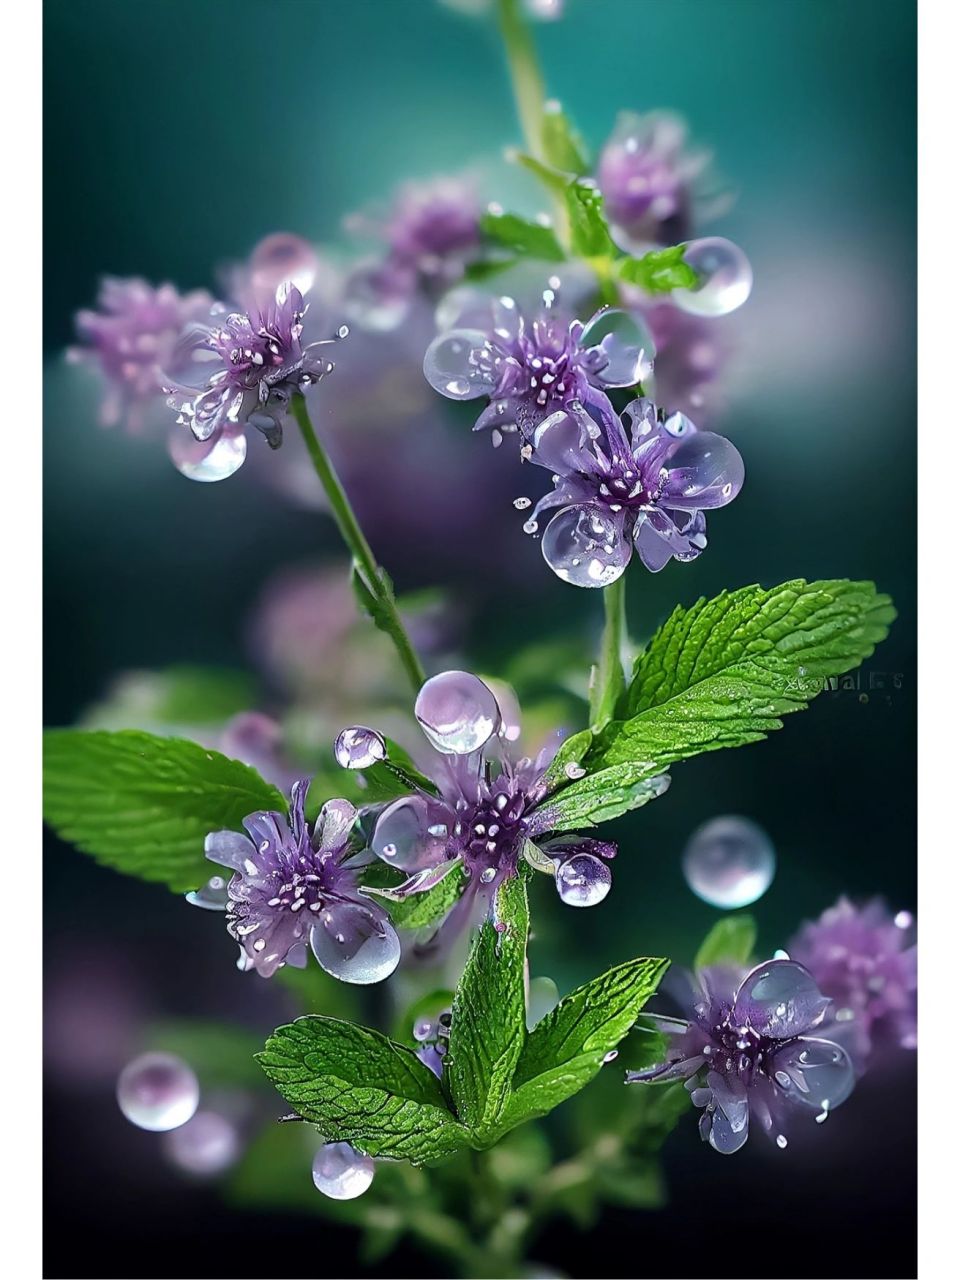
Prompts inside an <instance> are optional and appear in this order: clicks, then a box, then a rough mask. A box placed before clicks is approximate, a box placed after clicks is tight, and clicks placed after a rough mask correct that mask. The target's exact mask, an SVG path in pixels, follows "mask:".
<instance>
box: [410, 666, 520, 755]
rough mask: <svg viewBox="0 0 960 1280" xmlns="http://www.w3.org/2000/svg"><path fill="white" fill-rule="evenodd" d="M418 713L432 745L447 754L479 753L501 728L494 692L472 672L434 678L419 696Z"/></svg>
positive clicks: (449, 672)
mask: <svg viewBox="0 0 960 1280" xmlns="http://www.w3.org/2000/svg"><path fill="white" fill-rule="evenodd" d="M414 713H415V715H416V717H417V720H418V721H419V722H420V727H421V729H422V730H423V732H424V733H425V734H426V735H427V737H428V738H429V740H430V742H431V743H432V744H433V745H434V746H435V747H436V748H437V750H438V751H442V752H443V753H444V754H445V755H452V756H466V755H469V754H470V753H471V752H472V751H479V750H480V748H481V747H482V746H483V745H484V743H485V742H488V741H489V740H490V738H491V737H492V736H493V734H495V733H496V732H497V730H498V729H499V728H500V707H499V704H498V703H497V699H496V696H495V694H494V693H493V690H492V689H489V688H488V687H487V686H486V685H485V684H484V683H483V681H482V680H481V679H480V678H479V677H478V676H475V675H471V674H470V672H469V671H443V672H441V673H440V675H437V676H431V678H430V679H429V680H428V681H427V682H426V683H425V684H424V685H423V687H422V688H421V690H420V692H419V693H418V694H417V701H416V704H415V706H414Z"/></svg>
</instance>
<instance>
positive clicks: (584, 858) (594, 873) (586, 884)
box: [557, 853, 613, 907]
mask: <svg viewBox="0 0 960 1280" xmlns="http://www.w3.org/2000/svg"><path fill="white" fill-rule="evenodd" d="M612 880H613V877H612V876H611V874H610V868H609V867H608V866H607V864H606V863H605V862H601V861H600V859H599V858H595V857H594V856H593V854H592V853H577V854H574V856H573V857H572V858H568V859H567V860H566V862H561V863H560V865H559V866H558V867H557V893H559V895H560V897H561V898H562V899H563V901H564V902H565V903H566V904H567V906H568V907H594V906H596V905H597V903H598V902H602V901H603V900H604V898H605V897H606V896H607V894H608V893H609V892H610V885H611V883H612Z"/></svg>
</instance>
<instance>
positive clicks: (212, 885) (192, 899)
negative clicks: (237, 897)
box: [184, 876, 229, 911]
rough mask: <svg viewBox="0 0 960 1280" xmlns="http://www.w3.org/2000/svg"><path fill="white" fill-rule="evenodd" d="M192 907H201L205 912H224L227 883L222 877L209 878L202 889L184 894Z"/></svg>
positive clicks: (226, 898) (227, 899)
mask: <svg viewBox="0 0 960 1280" xmlns="http://www.w3.org/2000/svg"><path fill="white" fill-rule="evenodd" d="M184 897H185V898H186V900H187V901H188V902H189V903H190V905H191V906H192V907H203V908H204V910H206V911H226V909H227V902H228V901H229V895H228V893H227V882H226V880H225V879H224V877H223V876H211V877H210V879H209V880H208V881H207V883H206V884H205V885H204V886H203V888H202V889H197V890H196V891H195V892H193V893H187V894H184Z"/></svg>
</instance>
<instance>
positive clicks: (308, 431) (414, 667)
mask: <svg viewBox="0 0 960 1280" xmlns="http://www.w3.org/2000/svg"><path fill="white" fill-rule="evenodd" d="M290 407H291V411H292V413H293V416H294V418H295V419H296V421H297V426H298V427H299V428H300V434H301V435H302V436H303V442H304V444H305V445H306V446H307V452H308V453H309V455H310V461H311V462H312V463H313V469H314V471H316V473H317V476H318V477H319V479H320V483H321V484H322V485H323V490H324V493H325V494H326V495H327V501H328V503H329V504H330V514H331V515H332V516H333V518H334V520H335V521H336V524H337V528H338V529H339V530H340V535H341V537H342V538H343V540H344V542H345V543H346V544H347V547H348V548H349V550H350V554H351V555H352V556H353V563H354V567H355V569H356V572H357V575H358V577H359V578H360V581H361V585H362V587H364V588H365V589H366V594H367V595H368V596H369V597H370V598H371V601H372V608H371V610H370V612H371V616H372V617H373V620H374V622H375V623H376V624H377V626H379V627H380V628H381V630H383V631H385V632H386V633H387V635H388V636H389V637H390V639H391V640H392V641H393V644H394V648H395V649H396V651H397V654H398V655H399V657H400V661H401V663H402V664H403V669H404V671H405V672H406V673H407V675H408V677H409V678H410V683H411V685H412V686H413V689H414V692H415V693H419V692H420V686H421V685H422V684H423V682H424V680H425V679H426V676H425V674H424V670H423V667H422V666H421V665H420V659H419V658H418V657H417V653H416V650H415V649H414V647H413V645H412V643H411V641H410V637H409V636H408V635H407V632H406V630H405V628H404V625H403V622H402V621H401V620H400V613H399V611H398V609H397V602H396V600H395V599H394V595H393V590H392V588H391V586H390V582H389V579H388V578H387V577H386V575H385V574H384V572H383V570H382V569H381V568H380V566H379V565H378V564H377V559H376V556H375V555H374V554H373V551H372V549H371V547H370V543H369V542H368V541H367V539H366V536H365V535H364V532H363V530H362V529H361V528H360V522H359V521H358V520H357V517H356V515H355V514H354V510H353V507H351V505H350V499H349V498H348V497H347V495H346V491H345V490H344V487H343V485H342V484H341V483H340V477H339V476H338V475H337V473H336V471H335V470H334V467H333V463H332V462H331V461H330V459H329V457H328V456H327V453H326V450H325V449H324V447H323V445H322V444H321V443H320V440H319V439H318V437H317V433H316V432H315V431H314V429H313V423H312V422H311V421H310V414H309V412H308V410H307V402H306V400H305V399H304V398H303V396H302V395H301V394H300V393H299V392H298V393H297V394H296V395H295V396H294V397H293V401H292V403H291V406H290ZM373 608H375V609H376V612H375V613H374V612H373V611H372V609H373Z"/></svg>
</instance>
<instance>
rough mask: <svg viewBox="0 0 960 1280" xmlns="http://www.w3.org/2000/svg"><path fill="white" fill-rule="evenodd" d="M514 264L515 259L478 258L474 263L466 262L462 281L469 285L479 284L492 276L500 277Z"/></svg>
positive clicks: (515, 262)
mask: <svg viewBox="0 0 960 1280" xmlns="http://www.w3.org/2000/svg"><path fill="white" fill-rule="evenodd" d="M516 264H517V259H516V258H478V259H477V261H475V262H468V263H467V265H466V266H465V267H464V269H463V279H464V280H466V281H467V282H468V283H471V284H479V283H482V282H483V281H484V280H490V279H492V278H493V277H494V276H499V275H502V274H503V272H504V271H509V270H510V268H511V267H514V266H516Z"/></svg>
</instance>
